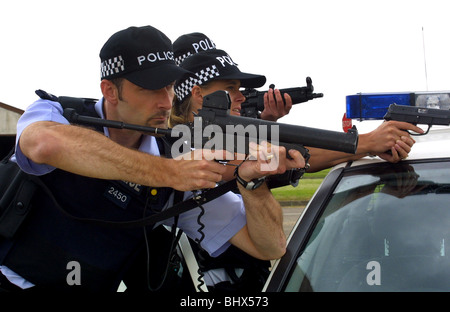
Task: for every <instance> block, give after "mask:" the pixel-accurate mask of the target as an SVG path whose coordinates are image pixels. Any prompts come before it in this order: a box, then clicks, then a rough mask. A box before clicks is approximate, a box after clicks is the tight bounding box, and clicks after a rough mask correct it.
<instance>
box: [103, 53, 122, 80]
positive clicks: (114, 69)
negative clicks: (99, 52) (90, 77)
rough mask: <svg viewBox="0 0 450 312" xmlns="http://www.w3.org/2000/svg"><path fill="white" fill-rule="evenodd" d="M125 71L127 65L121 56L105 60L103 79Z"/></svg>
mask: <svg viewBox="0 0 450 312" xmlns="http://www.w3.org/2000/svg"><path fill="white" fill-rule="evenodd" d="M124 70H125V63H124V61H123V59H122V56H121V55H119V56H116V57H113V58H110V59H108V60H104V61H103V62H102V64H101V75H102V79H103V78H106V77H108V76H112V75H115V74H118V73H120V72H123V71H124Z"/></svg>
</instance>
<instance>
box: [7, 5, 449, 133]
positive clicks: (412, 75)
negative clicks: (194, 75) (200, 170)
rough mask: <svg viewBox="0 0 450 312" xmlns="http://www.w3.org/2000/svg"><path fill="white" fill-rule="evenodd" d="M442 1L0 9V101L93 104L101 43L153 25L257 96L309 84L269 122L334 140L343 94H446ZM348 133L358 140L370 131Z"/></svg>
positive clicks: (445, 16) (446, 31)
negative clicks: (257, 81)
mask: <svg viewBox="0 0 450 312" xmlns="http://www.w3.org/2000/svg"><path fill="white" fill-rule="evenodd" d="M446 2H447V3H448V1H444V0H442V1H434V0H426V1H411V0H409V1H398V0H397V1H396V0H389V1H385V0H379V1H363V0H359V1H350V0H348V1H345V0H344V1H339V0H322V1H320V0H308V1H303V0H278V1H267V0H258V1H250V0H226V1H210V0H201V1H196V0H191V1H180V0H171V1H152V0H147V1H142V0H127V1H116V0H107V1H104V0H95V1H91V0H89V1H87V0H77V1H50V0H39V1H31V0H29V1H20V0H17V1H2V3H1V4H0V7H1V9H0V12H1V13H2V14H1V15H2V17H1V19H0V42H1V46H0V62H1V66H0V102H4V103H6V104H9V105H12V106H15V107H18V108H22V109H25V108H26V107H27V106H28V105H29V104H31V103H32V102H33V101H34V100H36V99H37V97H36V95H35V94H34V90H36V89H44V90H46V91H49V92H51V93H53V94H56V95H67V96H83V97H91V98H98V97H99V96H100V95H101V94H100V88H99V83H100V61H99V56H98V54H99V51H100V48H101V47H102V45H103V44H104V42H105V41H106V40H107V39H108V38H109V36H111V35H112V34H113V33H114V32H116V31H118V30H121V29H123V28H126V27H128V26H142V25H152V26H154V27H156V28H158V29H160V30H161V31H163V32H164V33H165V34H166V35H167V36H168V37H169V38H171V39H172V40H175V39H176V38H177V37H178V36H180V35H182V34H184V33H189V32H195V31H198V32H203V33H205V34H206V35H208V36H209V37H210V38H211V39H212V40H213V41H214V42H215V43H216V45H217V47H218V48H221V49H223V50H225V51H227V52H228V53H229V54H230V56H231V57H232V58H233V60H234V61H235V62H236V63H238V64H239V68H240V69H241V71H245V72H250V73H257V74H264V75H265V76H266V77H267V84H266V85H265V86H264V87H263V88H261V90H266V89H267V88H268V86H269V84H271V83H274V84H275V85H276V87H278V88H290V87H300V86H304V85H305V78H306V76H310V77H311V78H312V81H313V85H314V87H315V92H321V93H324V97H323V98H321V99H315V100H312V101H310V102H308V103H303V104H298V105H296V106H294V108H293V109H292V110H291V113H290V114H289V116H287V117H284V118H283V119H281V120H280V121H281V122H286V123H292V124H298V125H303V126H309V127H316V128H324V129H331V130H338V131H340V130H341V129H342V127H341V124H342V123H341V119H342V115H343V113H344V112H345V97H346V95H351V94H355V93H359V92H397V91H426V90H427V89H428V90H429V91H436V90H450V86H449V80H450V79H449V77H448V76H449V75H450V51H449V50H450V40H449V36H450V21H449V17H448V16H449V5H448V4H446ZM422 28H423V31H422ZM424 43H425V49H424ZM425 60H426V67H425ZM425 68H426V71H425ZM356 124H357V125H358V128H359V129H360V132H365V130H366V129H368V130H369V129H370V127H372V126H371V125H372V124H370V123H366V124H367V126H366V124H365V123H362V124H361V125H359V123H357V122H356ZM369 124H370V126H369ZM377 124H378V123H377Z"/></svg>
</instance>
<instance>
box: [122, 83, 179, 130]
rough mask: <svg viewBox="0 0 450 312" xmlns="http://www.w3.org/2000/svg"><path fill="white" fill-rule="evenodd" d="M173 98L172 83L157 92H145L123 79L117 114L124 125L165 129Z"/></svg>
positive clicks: (145, 90)
mask: <svg viewBox="0 0 450 312" xmlns="http://www.w3.org/2000/svg"><path fill="white" fill-rule="evenodd" d="M173 98H174V91H173V83H172V84H170V85H168V86H166V87H165V88H162V89H159V90H147V89H144V88H141V87H139V86H137V85H135V84H133V83H131V82H129V81H128V80H126V79H124V81H123V85H122V97H121V99H122V100H120V101H119V104H118V108H117V109H118V114H119V116H120V118H121V121H123V122H125V123H130V124H137V125H141V126H147V127H155V128H167V121H168V117H169V113H170V109H171V108H172V100H173Z"/></svg>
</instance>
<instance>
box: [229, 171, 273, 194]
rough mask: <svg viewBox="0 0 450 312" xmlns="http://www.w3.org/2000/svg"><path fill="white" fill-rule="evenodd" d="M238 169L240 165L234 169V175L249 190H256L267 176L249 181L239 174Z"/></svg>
mask: <svg viewBox="0 0 450 312" xmlns="http://www.w3.org/2000/svg"><path fill="white" fill-rule="evenodd" d="M238 169H239V167H236V169H235V170H234V175H235V176H236V181H238V182H239V183H240V184H241V185H242V186H243V187H245V189H247V190H255V189H257V188H258V187H260V186H261V185H262V184H263V183H264V181H266V177H261V178H257V179H253V180H251V181H250V182H247V181H245V180H244V179H242V178H241V177H240V176H239V171H238Z"/></svg>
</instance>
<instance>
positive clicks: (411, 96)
mask: <svg viewBox="0 0 450 312" xmlns="http://www.w3.org/2000/svg"><path fill="white" fill-rule="evenodd" d="M391 104H397V105H408V106H418V107H426V108H437V109H447V110H448V109H450V91H445V92H399V93H357V94H354V95H348V96H347V97H346V105H347V118H350V119H358V120H360V121H362V120H370V119H375V120H380V119H383V117H384V115H385V114H386V112H387V110H388V108H389V105H391Z"/></svg>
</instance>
